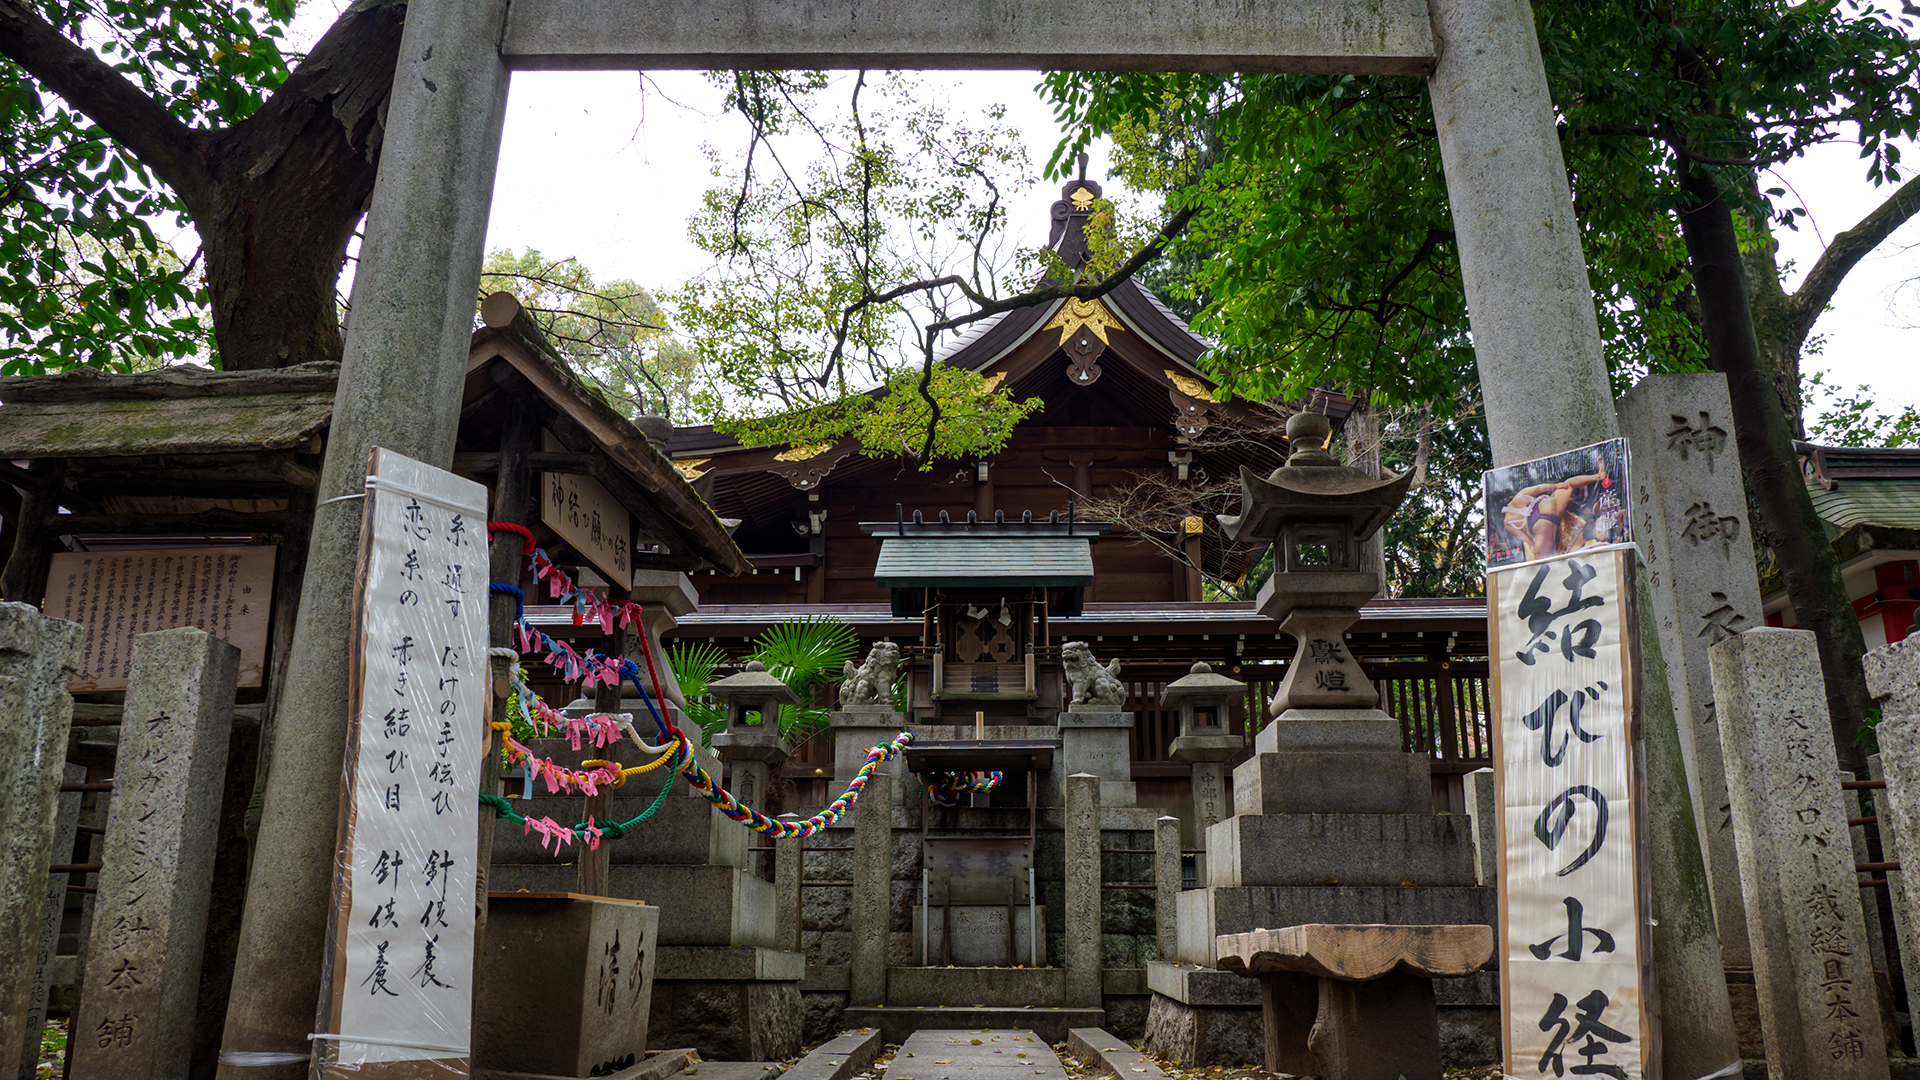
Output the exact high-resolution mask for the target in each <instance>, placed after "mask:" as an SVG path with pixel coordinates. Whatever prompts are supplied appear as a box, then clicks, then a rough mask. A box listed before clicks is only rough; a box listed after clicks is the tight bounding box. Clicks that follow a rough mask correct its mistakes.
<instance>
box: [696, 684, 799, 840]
mask: <svg viewBox="0 0 1920 1080" xmlns="http://www.w3.org/2000/svg"><path fill="white" fill-rule="evenodd" d="M707 692H708V693H710V694H712V695H713V696H714V698H715V699H716V700H718V701H719V702H720V704H721V705H722V706H723V707H725V709H726V710H727V730H725V731H723V732H720V733H719V734H717V735H715V736H714V737H713V752H714V753H716V754H718V755H720V760H722V761H724V762H726V763H727V765H728V766H729V767H730V768H731V769H732V770H733V779H732V782H731V784H730V785H729V786H730V787H731V789H732V791H733V794H734V795H735V796H736V797H737V798H738V799H739V800H740V801H741V802H742V803H745V804H746V805H748V806H752V807H756V808H758V807H759V806H760V805H761V804H763V803H764V802H765V801H766V796H767V775H768V773H770V772H771V771H772V770H774V769H777V768H779V767H780V766H781V764H782V763H784V762H785V761H786V760H787V757H788V756H789V755H790V754H791V753H792V752H793V748H792V747H790V746H788V745H787V741H786V740H785V739H783V738H781V737H780V706H782V705H798V704H799V703H800V698H799V697H798V696H796V695H795V694H794V692H793V690H792V688H791V687H789V686H787V684H786V683H783V682H781V681H780V680H779V679H777V678H775V677H774V676H773V675H771V674H769V673H768V672H767V668H766V665H764V664H762V663H761V662H760V661H758V660H750V661H748V662H747V666H746V668H745V669H743V670H741V671H739V672H736V673H734V674H732V675H729V676H727V677H726V678H724V679H720V680H718V681H716V682H713V683H710V684H708V686H707Z"/></svg>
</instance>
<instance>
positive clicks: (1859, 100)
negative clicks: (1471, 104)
mask: <svg viewBox="0 0 1920 1080" xmlns="http://www.w3.org/2000/svg"><path fill="white" fill-rule="evenodd" d="M1534 10H1535V13H1536V19H1537V22H1538V26H1539V36H1540V42H1541V49H1542V53H1543V56H1544V59H1545V63H1546V68H1547V75H1548V81H1549V86H1550V89H1551V92H1552V94H1553V98H1554V101H1555V102H1556V104H1557V106H1558V107H1559V110H1560V112H1561V128H1560V130H1561V134H1562V136H1563V140H1562V145H1563V149H1564V151H1565V154H1566V159H1567V164H1568V169H1569V179H1570V182H1571V187H1572V194H1573V197H1574V202H1575V210H1576V213H1577V215H1578V218H1579V222H1580V227H1581V230H1582V237H1581V239H1582V243H1583V245H1584V247H1585V251H1586V254H1587V257H1588V261H1589V274H1590V278H1591V280H1592V284H1593V287H1594V291H1595V294H1596V299H1597V301H1598V304H1599V313H1600V319H1601V330H1602V336H1603V341H1604V344H1605V347H1606V350H1607V355H1608V359H1609V362H1610V363H1611V364H1612V366H1613V368H1614V370H1615V372H1616V374H1617V378H1620V379H1625V378H1627V377H1630V376H1631V375H1633V374H1636V373H1639V372H1643V371H1646V370H1673V371H1685V370H1697V369H1698V368H1699V367H1700V365H1701V364H1702V363H1703V361H1704V357H1705V348H1704V343H1703V341H1702V338H1701V336H1700V333H1699V331H1698V328H1697V321H1696V311H1695V302H1694V300H1693V297H1692V292H1691V278H1690V276H1689V274H1688V272H1687V264H1686V253H1685V250H1684V247H1683V245H1682V244H1681V242H1680V240H1679V237H1678V232H1677V228H1676V225H1675V220H1674V216H1673V212H1674V210H1675V209H1676V208H1677V207H1679V206H1681V205H1682V199H1683V196H1682V193H1681V191H1680V188H1679V184H1678V174H1677V171H1676V170H1677V169H1678V168H1679V167H1680V166H1681V165H1682V164H1690V165H1692V166H1693V167H1709V168H1715V169H1720V170H1722V171H1723V172H1725V173H1726V174H1727V181H1726V182H1725V183H1723V185H1722V186H1723V187H1726V188H1728V189H1729V190H1732V191H1735V192H1739V193H1744V194H1743V196H1742V197H1744V198H1745V200H1746V204H1745V206H1744V209H1745V210H1746V212H1747V214H1748V216H1749V218H1750V219H1751V222H1750V225H1752V228H1751V229H1750V235H1749V246H1753V247H1757V246H1759V245H1762V244H1764V243H1766V241H1767V236H1766V234H1765V227H1764V226H1762V225H1757V224H1752V223H1754V222H1765V223H1768V224H1770V225H1774V226H1779V227H1788V228H1791V227H1793V226H1794V225H1795V223H1796V221H1797V219H1798V217H1799V216H1801V214H1802V213H1803V211H1802V210H1801V209H1800V208H1799V207H1797V206H1789V205H1785V204H1783V203H1782V204H1776V203H1775V202H1774V201H1773V200H1775V199H1777V198H1779V197H1780V196H1782V195H1784V194H1785V193H1784V192H1783V191H1780V190H1774V189H1769V190H1766V191H1762V190H1760V189H1759V182H1758V181H1757V179H1756V178H1755V176H1756V174H1755V173H1754V172H1753V171H1752V170H1753V169H1755V168H1764V167H1765V166H1768V165H1771V164H1774V163H1777V162H1781V161H1786V160H1789V159H1791V158H1793V157H1794V156H1796V155H1797V154H1799V153H1801V152H1802V151H1803V150H1805V149H1806V148H1807V147H1808V146H1811V145H1813V144H1816V143H1819V142H1825V141H1830V140H1833V139H1835V138H1839V137H1841V136H1842V134H1843V133H1844V134H1846V135H1853V134H1855V133H1856V132H1857V134H1858V137H1859V139H1860V142H1861V145H1862V156H1863V157H1864V158H1865V159H1866V161H1867V175H1868V177H1869V178H1870V179H1872V180H1874V181H1875V182H1884V181H1890V180H1893V179H1895V178H1896V177H1897V168H1898V164H1899V149H1898V146H1897V145H1896V143H1895V141H1894V140H1896V139H1898V138H1902V137H1905V138H1911V137H1912V136H1913V135H1914V134H1915V131H1916V123H1917V121H1916V109H1915V105H1916V102H1920V79H1917V78H1916V69H1917V67H1920V45H1916V42H1915V40H1914V39H1913V37H1912V36H1911V35H1910V32H1909V28H1910V22H1911V20H1909V19H1908V18H1907V17H1905V16H1899V15H1892V14H1888V13H1886V12H1884V11H1881V10H1877V9H1874V8H1871V7H1868V6H1865V5H1861V4H1853V3H1840V2H1825V3H1814V4H1800V5H1789V4H1787V3H1783V2H1780V0H1681V2H1676V3H1670V4H1663V5H1660V6H1658V7H1647V6H1644V5H1620V4H1605V3H1595V2H1593V0H1541V2H1540V3H1537V4H1536V5H1535V7H1534ZM1046 86H1047V91H1048V93H1049V95H1050V97H1051V98H1052V100H1053V101H1054V104H1055V107H1056V112H1057V114H1058V116H1059V118H1060V119H1061V121H1062V122H1063V123H1064V124H1067V125H1069V126H1072V127H1074V128H1077V133H1076V135H1075V136H1074V137H1073V138H1072V139H1070V140H1068V141H1066V142H1063V143H1062V145H1061V147H1060V149H1059V150H1058V151H1057V152H1056V154H1055V157H1054V160H1053V163H1052V166H1051V168H1053V169H1054V170H1059V169H1060V168H1061V166H1062V163H1063V161H1064V160H1065V158H1066V156H1067V154H1068V153H1069V152H1070V151H1071V150H1074V149H1077V148H1078V146H1080V145H1084V144H1085V142H1086V141H1088V140H1089V139H1091V138H1092V137H1093V136H1094V135H1096V134H1100V133H1112V134H1113V135H1114V137H1115V139H1116V143H1117V145H1118V147H1119V149H1120V151H1121V154H1122V160H1123V169H1124V170H1125V172H1126V175H1127V176H1128V177H1129V178H1130V179H1134V180H1135V181H1136V182H1140V183H1144V184H1147V185H1152V186H1158V188H1159V190H1162V191H1163V192H1164V193H1165V196H1166V207H1165V209H1166V210H1167V211H1168V212H1171V211H1172V210H1173V209H1174V208H1177V207H1182V206H1191V205H1196V204H1197V205H1199V206H1200V207H1201V210H1200V212H1199V213H1198V215H1196V217H1195V218H1194V221H1193V223H1192V224H1191V225H1190V226H1189V228H1188V230H1187V232H1186V234H1185V235H1184V236H1182V237H1181V238H1180V240H1178V241H1177V242H1176V243H1175V245H1174V246H1173V249H1172V251H1171V253H1170V260H1171V261H1174V262H1176V263H1179V264H1180V265H1182V266H1183V268H1184V269H1185V271H1186V272H1185V274H1184V276H1183V278H1181V279H1177V280H1175V281H1171V282H1168V284H1171V285H1173V286H1174V289H1173V291H1174V292H1175V294H1176V298H1177V299H1180V300H1184V301H1186V302H1188V303H1190V304H1192V305H1193V306H1194V307H1195V308H1196V309H1197V311H1196V317H1195V325H1196V328H1197V329H1200V330H1201V331H1203V332H1205V333H1209V334H1212V335H1214V336H1215V337H1216V338H1217V339H1218V341H1219V345H1218V347H1217V348H1215V349H1213V350H1211V351H1210V353H1209V354H1208V355H1207V356H1206V357H1205V358H1204V359H1203V363H1205V364H1206V365H1207V367H1208V368H1209V370H1210V371H1211V372H1212V373H1214V374H1216V375H1217V377H1218V378H1220V379H1221V381H1222V382H1223V383H1224V384H1225V385H1226V386H1228V387H1229V388H1231V389H1233V390H1235V391H1238V392H1241V393H1244V394H1248V395H1251V396H1261V397H1270V396H1274V395H1287V396H1296V395H1300V394H1302V393H1303V392H1304V391H1306V390H1307V389H1310V388H1312V387H1315V386H1325V385H1330V384H1345V385H1347V386H1349V387H1351V388H1352V390H1353V391H1354V392H1355V394H1356V396H1363V395H1365V394H1367V393H1368V392H1371V393H1372V395H1373V397H1374V400H1375V401H1376V402H1379V403H1382V404H1388V405H1393V404H1400V405H1420V404H1426V403H1432V406H1433V407H1434V408H1436V409H1442V410H1444V409H1446V408H1449V407H1450V406H1451V404H1452V403H1453V401H1454V400H1455V398H1454V393H1453V390H1454V388H1455V386H1457V385H1459V384H1460V380H1461V379H1462V378H1463V377H1467V378H1470V372H1471V370H1472V367H1471V359H1472V358H1471V353H1470V346H1469V342H1468V340H1467V333H1466V331H1467V323H1466V308H1465V303H1464V299H1463V295H1462V287H1461V282H1460V279H1459V271H1458V262H1457V255H1456V253H1455V251H1454V248H1453V233H1452V220H1451V217H1450V214H1449V211H1448V207H1447V203H1446V197H1445V186H1444V182H1443V178H1442V175H1441V168H1440V162H1439V158H1438V147H1437V142H1436V140H1435V137H1434V134H1435V133H1434V129H1433V118H1432V108H1431V104H1430V102H1429V100H1428V98H1427V92H1426V84H1425V82H1424V81H1423V80H1415V79H1405V78H1359V77H1351V76H1283V75H1270V76H1266V75H1263V76H1238V75H1207V74H1200V75H1190V74H1174V75H1140V74H1111V73H1066V72H1063V73H1055V74H1052V75H1049V76H1048V77H1047V82H1046ZM1707 161H1712V162H1723V161H1724V162H1735V163H1738V162H1752V163H1753V165H1751V166H1749V165H1744V164H1730V165H1717V164H1714V165H1709V164H1706V162H1707Z"/></svg>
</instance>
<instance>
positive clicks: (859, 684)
mask: <svg viewBox="0 0 1920 1080" xmlns="http://www.w3.org/2000/svg"><path fill="white" fill-rule="evenodd" d="M845 676H846V678H845V680H844V681H842V682H841V684H840V707H841V708H843V709H844V708H846V707H847V706H849V705H889V706H890V705H892V704H893V684H894V681H895V680H896V679H898V678H899V676H900V646H898V645H895V644H894V643H893V642H891V641H882V642H878V643H876V644H875V645H874V647H873V648H872V649H869V650H868V651H867V658H866V659H865V660H864V661H862V662H861V664H860V666H859V667H854V666H853V661H851V660H849V661H847V663H846V668H845Z"/></svg>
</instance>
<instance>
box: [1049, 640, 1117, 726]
mask: <svg viewBox="0 0 1920 1080" xmlns="http://www.w3.org/2000/svg"><path fill="white" fill-rule="evenodd" d="M1060 665H1061V667H1063V668H1064V669H1065V670H1066V676H1067V685H1068V686H1070V687H1071V688H1072V693H1071V694H1069V695H1068V698H1067V708H1068V710H1069V711H1074V712H1119V711H1120V707H1121V706H1122V705H1123V704H1125V703H1126V700H1127V688H1126V686H1125V685H1123V684H1122V683H1121V682H1120V661H1119V660H1114V661H1113V662H1112V663H1110V664H1108V665H1107V666H1105V667H1101V666H1100V663H1099V662H1098V661H1096V660H1095V659H1094V658H1093V650H1092V649H1090V648H1088V647H1087V643H1086V642H1084V641H1069V642H1067V643H1066V644H1065V645H1062V646H1060Z"/></svg>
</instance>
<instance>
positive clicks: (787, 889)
mask: <svg viewBox="0 0 1920 1080" xmlns="http://www.w3.org/2000/svg"><path fill="white" fill-rule="evenodd" d="M780 820H781V821H782V822H783V823H786V822H794V821H798V820H800V816H799V815H798V814H781V815H780ZM806 848H807V838H806V837H804V836H796V837H794V838H793V839H791V840H775V841H773V892H774V901H773V902H774V905H775V906H774V909H773V947H774V948H776V949H781V950H784V951H786V952H799V951H800V911H801V892H800V889H801V884H800V879H801V875H802V873H803V871H804V868H805V863H804V862H803V861H802V860H803V859H804V858H805V852H806Z"/></svg>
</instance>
